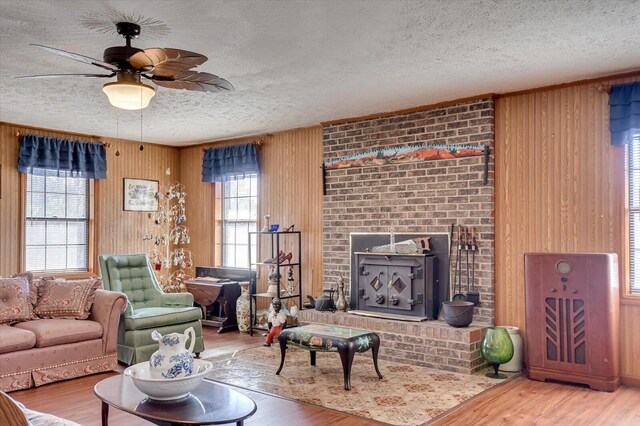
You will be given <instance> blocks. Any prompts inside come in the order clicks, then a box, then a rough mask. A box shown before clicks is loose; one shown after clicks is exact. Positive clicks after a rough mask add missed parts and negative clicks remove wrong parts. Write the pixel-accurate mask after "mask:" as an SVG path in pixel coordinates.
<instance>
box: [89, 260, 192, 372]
mask: <svg viewBox="0 0 640 426" xmlns="http://www.w3.org/2000/svg"><path fill="white" fill-rule="evenodd" d="M98 260H99V262H100V274H101V275H102V282H103V283H104V288H105V289H106V290H112V291H119V292H122V293H124V294H126V295H127V297H128V298H129V305H128V306H127V309H126V310H125V311H124V313H123V314H122V318H121V319H120V326H119V329H118V360H119V361H120V362H124V363H125V364H129V365H132V364H137V363H139V362H144V361H148V360H149V358H150V357H151V355H152V354H153V353H154V352H155V351H157V350H158V343H157V342H155V341H154V340H153V339H152V338H151V332H152V331H153V330H158V332H160V334H167V333H184V331H185V330H186V329H187V328H189V327H193V329H194V330H195V332H196V343H195V346H194V349H193V351H194V352H195V353H196V354H199V353H200V352H202V351H203V350H204V340H203V339H202V323H201V322H200V319H201V318H202V316H201V315H202V313H201V310H200V309H199V308H196V307H194V306H193V296H192V295H191V293H163V292H162V289H161V288H160V285H159V284H158V281H157V280H156V277H155V274H154V273H153V270H152V269H151V264H150V263H149V259H148V257H147V255H145V254H127V255H112V256H99V257H98Z"/></svg>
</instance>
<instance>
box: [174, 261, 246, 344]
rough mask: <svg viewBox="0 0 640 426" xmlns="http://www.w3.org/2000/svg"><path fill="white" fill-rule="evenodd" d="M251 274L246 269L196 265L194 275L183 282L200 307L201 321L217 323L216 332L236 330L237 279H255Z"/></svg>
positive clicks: (239, 280)
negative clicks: (193, 277) (194, 276)
mask: <svg viewBox="0 0 640 426" xmlns="http://www.w3.org/2000/svg"><path fill="white" fill-rule="evenodd" d="M255 274H256V273H255V271H250V270H249V269H239V268H214V267H208V266H196V278H195V279H193V280H189V281H187V282H186V285H187V290H188V291H189V292H190V293H191V294H193V298H194V300H195V302H196V303H197V304H198V305H199V306H200V308H201V309H202V316H203V318H204V319H203V320H202V324H203V325H209V326H213V327H218V333H222V332H225V331H228V330H236V329H237V328H238V321H237V319H236V300H237V299H238V297H239V296H240V285H239V284H238V283H239V282H242V281H251V279H255Z"/></svg>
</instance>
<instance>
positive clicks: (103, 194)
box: [0, 123, 180, 276]
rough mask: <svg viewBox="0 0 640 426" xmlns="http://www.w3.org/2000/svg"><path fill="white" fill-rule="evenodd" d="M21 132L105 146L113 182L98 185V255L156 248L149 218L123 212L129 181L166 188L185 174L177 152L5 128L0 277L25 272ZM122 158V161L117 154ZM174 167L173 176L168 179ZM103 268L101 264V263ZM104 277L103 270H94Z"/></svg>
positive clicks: (0, 141) (0, 160)
mask: <svg viewBox="0 0 640 426" xmlns="http://www.w3.org/2000/svg"><path fill="white" fill-rule="evenodd" d="M16 132H21V133H23V134H24V133H29V134H37V135H46V136H53V137H60V138H68V139H77V140H86V141H93V142H97V141H101V142H105V143H109V144H110V145H111V146H110V147H109V148H107V167H108V170H107V179H103V180H99V181H96V211H95V217H96V220H97V224H96V225H97V226H96V255H99V254H124V253H146V252H147V251H149V250H150V249H151V248H152V247H153V243H152V242H150V241H143V239H142V238H143V235H144V232H145V229H146V228H147V226H148V224H149V218H148V217H147V213H143V212H125V211H123V178H125V177H127V178H142V179H155V180H158V181H160V184H161V185H166V184H168V183H169V182H171V181H173V180H177V179H178V177H179V175H180V162H179V152H178V150H177V149H176V148H171V147H165V146H160V145H154V144H149V143H143V144H142V145H143V146H144V150H143V151H140V145H141V144H140V143H139V142H134V141H125V140H121V139H110V138H96V137H92V136H83V135H77V134H68V133H63V132H55V131H49V130H43V129H32V128H25V127H21V126H14V125H10V124H4V123H0V165H1V167H2V176H1V179H0V182H1V190H2V199H0V275H2V276H6V275H8V274H13V273H16V272H18V271H19V270H20V244H19V241H20V237H19V236H20V234H19V233H20V232H21V218H20V212H21V210H20V174H19V173H18V170H17V161H18V149H19V140H18V136H16ZM116 152H119V153H120V155H119V156H116V155H115V153H116ZM167 168H170V170H171V175H170V176H169V175H166V173H165V172H166V170H167ZM96 269H97V263H96ZM94 272H96V273H98V271H97V270H96V271H94Z"/></svg>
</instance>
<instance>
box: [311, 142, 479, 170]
mask: <svg viewBox="0 0 640 426" xmlns="http://www.w3.org/2000/svg"><path fill="white" fill-rule="evenodd" d="M487 149H488V147H487V146H484V145H480V146H478V145H434V144H421V145H409V146H399V147H395V148H385V149H379V150H374V151H368V152H363V153H360V154H355V155H350V156H348V157H342V158H338V159H335V160H331V161H327V162H326V163H325V164H324V168H325V169H326V170H336V169H348V168H353V167H371V166H383V165H385V164H398V163H412V162H418V161H431V160H447V159H452V158H463V157H478V156H481V155H484V154H485V151H486V150H487Z"/></svg>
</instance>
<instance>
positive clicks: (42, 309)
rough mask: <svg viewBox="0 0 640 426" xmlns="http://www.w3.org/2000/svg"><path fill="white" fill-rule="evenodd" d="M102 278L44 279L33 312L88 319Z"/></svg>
mask: <svg viewBox="0 0 640 426" xmlns="http://www.w3.org/2000/svg"><path fill="white" fill-rule="evenodd" d="M101 287H102V280H101V279H100V278H88V279H85V280H61V279H53V280H49V279H47V280H42V281H41V282H40V283H39V284H38V286H37V288H38V302H37V304H36V307H35V308H34V310H33V312H34V313H35V314H36V316H37V317H38V318H65V319H87V318H89V312H90V311H91V305H93V299H94V298H95V292H96V290H97V289H99V288H101Z"/></svg>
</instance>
